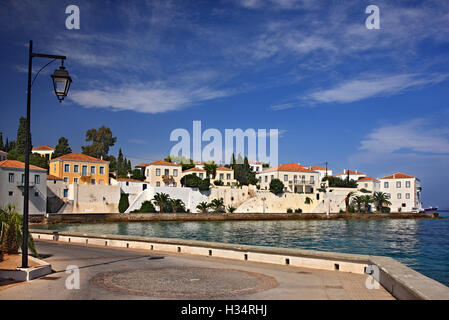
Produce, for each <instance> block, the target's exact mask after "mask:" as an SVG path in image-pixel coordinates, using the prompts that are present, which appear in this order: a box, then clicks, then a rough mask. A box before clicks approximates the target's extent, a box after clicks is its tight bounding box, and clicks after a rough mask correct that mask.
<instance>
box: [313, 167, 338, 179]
mask: <svg viewBox="0 0 449 320" xmlns="http://www.w3.org/2000/svg"><path fill="white" fill-rule="evenodd" d="M308 168H309V169H310V170H313V171H316V172H318V173H319V174H320V181H321V180H323V178H324V177H325V176H326V175H327V176H328V177H330V176H331V175H332V170H331V169H329V168H328V169H326V168H323V167H320V166H309V167H308Z"/></svg>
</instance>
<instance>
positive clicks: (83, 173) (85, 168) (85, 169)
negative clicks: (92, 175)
mask: <svg viewBox="0 0 449 320" xmlns="http://www.w3.org/2000/svg"><path fill="white" fill-rule="evenodd" d="M81 175H82V176H83V177H85V176H87V166H83V169H82V172H81Z"/></svg>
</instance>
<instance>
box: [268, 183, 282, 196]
mask: <svg viewBox="0 0 449 320" xmlns="http://www.w3.org/2000/svg"><path fill="white" fill-rule="evenodd" d="M270 191H271V192H272V193H274V194H280V193H283V192H284V184H283V183H282V181H281V180H279V179H273V180H271V182H270Z"/></svg>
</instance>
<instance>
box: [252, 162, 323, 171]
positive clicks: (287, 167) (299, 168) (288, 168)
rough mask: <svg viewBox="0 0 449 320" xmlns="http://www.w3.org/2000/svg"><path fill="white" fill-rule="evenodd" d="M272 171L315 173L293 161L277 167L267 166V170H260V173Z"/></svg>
mask: <svg viewBox="0 0 449 320" xmlns="http://www.w3.org/2000/svg"><path fill="white" fill-rule="evenodd" d="M274 171H297V172H310V173H317V172H316V171H313V170H311V169H308V168H306V167H304V166H302V165H300V164H297V163H294V162H292V163H284V164H280V165H278V166H277V167H274V168H269V169H267V170H264V171H262V172H261V173H265V172H274Z"/></svg>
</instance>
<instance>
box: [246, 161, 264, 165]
mask: <svg viewBox="0 0 449 320" xmlns="http://www.w3.org/2000/svg"><path fill="white" fill-rule="evenodd" d="M248 163H249V164H262V162H257V161H248Z"/></svg>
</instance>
